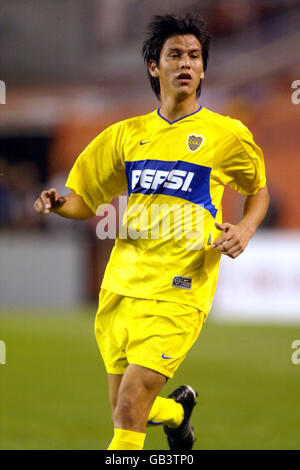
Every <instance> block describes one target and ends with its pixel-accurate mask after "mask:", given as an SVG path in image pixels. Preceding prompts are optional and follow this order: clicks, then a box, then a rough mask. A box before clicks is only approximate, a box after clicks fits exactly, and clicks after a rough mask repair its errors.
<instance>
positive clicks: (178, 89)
mask: <svg viewBox="0 0 300 470" xmlns="http://www.w3.org/2000/svg"><path fill="white" fill-rule="evenodd" d="M149 72H150V73H151V75H152V76H154V77H156V78H159V81H160V90H161V96H162V97H164V96H166V95H172V96H175V97H178V98H184V97H185V96H190V95H193V94H195V95H196V91H197V88H198V86H199V83H200V80H201V79H203V78H204V71H203V61H202V49H201V44H200V42H199V41H198V39H197V38H196V37H195V36H193V35H192V34H186V35H182V36H172V37H170V38H169V39H167V40H166V42H165V43H164V45H163V47H162V50H161V53H160V59H159V64H158V66H157V64H156V63H155V61H150V63H149Z"/></svg>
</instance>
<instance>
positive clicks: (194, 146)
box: [187, 134, 205, 152]
mask: <svg viewBox="0 0 300 470" xmlns="http://www.w3.org/2000/svg"><path fill="white" fill-rule="evenodd" d="M204 140H205V139H204V137H202V135H196V134H189V135H188V137H187V146H188V149H189V150H190V151H191V152H196V150H198V149H199V148H200V147H201V145H202V144H203V142H204Z"/></svg>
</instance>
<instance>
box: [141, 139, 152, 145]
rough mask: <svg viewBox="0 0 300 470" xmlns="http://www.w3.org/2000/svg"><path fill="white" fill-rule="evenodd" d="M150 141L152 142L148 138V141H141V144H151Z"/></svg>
mask: <svg viewBox="0 0 300 470" xmlns="http://www.w3.org/2000/svg"><path fill="white" fill-rule="evenodd" d="M149 142H151V140H147V142H140V145H145V144H149Z"/></svg>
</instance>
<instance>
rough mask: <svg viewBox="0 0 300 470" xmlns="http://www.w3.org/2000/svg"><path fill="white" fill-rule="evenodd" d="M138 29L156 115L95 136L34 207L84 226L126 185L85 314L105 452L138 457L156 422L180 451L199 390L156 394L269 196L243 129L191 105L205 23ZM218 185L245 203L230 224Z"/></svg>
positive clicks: (205, 41)
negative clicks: (107, 416) (93, 300)
mask: <svg viewBox="0 0 300 470" xmlns="http://www.w3.org/2000/svg"><path fill="white" fill-rule="evenodd" d="M147 31H148V37H147V39H146V40H145V42H144V46H143V56H144V59H145V62H146V64H147V71H148V76H149V79H150V84H151V87H152V89H153V91H154V93H155V94H156V96H157V98H158V99H159V100H160V102H161V104H160V107H159V109H157V110H154V111H153V112H151V113H149V114H147V115H144V116H138V117H134V118H131V119H127V120H125V121H121V122H118V123H115V124H113V125H112V126H110V127H108V128H107V129H106V130H104V131H103V132H102V133H100V134H99V135H98V136H97V137H96V138H95V139H94V140H93V141H92V142H91V143H90V144H89V145H88V147H87V148H86V149H85V150H84V151H83V152H82V154H81V155H80V156H79V157H78V159H77V161H76V162H75V164H74V166H73V168H72V170H71V172H70V174H69V177H68V180H67V182H66V186H67V187H68V188H69V189H70V190H71V192H70V193H69V194H67V195H65V196H60V195H59V194H57V191H56V190H55V189H53V188H52V189H50V190H45V191H43V192H42V193H41V195H40V196H39V197H38V199H37V200H36V201H35V204H34V207H35V209H36V210H37V211H38V212H40V213H42V214H49V213H50V212H54V213H56V214H59V215H61V216H63V217H68V218H73V219H87V218H89V217H93V216H94V215H95V214H96V212H97V208H98V206H99V205H101V204H103V203H109V202H110V201H111V200H112V199H113V198H115V197H117V196H118V195H120V194H121V193H122V192H123V191H124V190H126V189H127V190H128V195H129V198H128V205H127V210H126V212H125V215H124V220H123V223H124V224H125V226H126V227H127V228H128V233H129V232H130V233H131V236H124V234H123V235H122V236H120V234H119V236H118V237H117V240H116V243H115V246H114V248H113V250H112V253H111V257H110V260H109V262H108V265H107V268H106V272H105V275H104V279H103V282H102V285H101V290H100V296H99V309H98V312H97V315H96V319H95V334H96V338H97V342H98V345H99V349H100V351H101V355H102V357H103V360H104V363H105V367H106V370H107V373H108V384H109V396H110V404H111V411H112V417H113V423H114V435H113V438H112V440H111V442H110V444H109V446H108V449H110V450H117V449H120V450H121V449H132V450H141V449H142V448H143V445H144V439H145V433H146V426H147V424H151V423H152V424H162V425H163V427H164V431H165V433H166V435H167V439H168V443H169V447H170V449H171V450H174V451H187V450H190V449H191V448H192V446H193V443H194V440H195V436H194V430H193V427H192V425H191V414H192V411H193V408H194V406H195V404H196V396H197V392H196V391H195V390H193V388H192V387H190V386H188V385H183V386H181V387H179V388H177V389H176V390H175V391H174V392H173V393H172V394H171V395H170V396H169V397H168V398H163V397H161V396H159V394H160V392H161V390H162V388H163V386H164V385H165V383H166V381H167V379H168V378H172V377H173V376H174V373H175V371H176V370H177V369H178V367H179V365H180V364H181V363H182V361H183V360H184V358H185V357H186V355H187V353H188V351H189V349H190V348H191V346H192V345H193V344H194V342H195V341H196V339H197V337H198V335H199V333H200V330H201V328H202V326H203V324H204V322H205V320H206V318H207V315H208V313H209V310H210V307H211V303H212V300H213V295H214V291H215V286H216V281H217V275H218V267H219V262H220V257H221V254H223V255H227V256H230V257H231V258H236V257H237V256H239V255H240V254H241V253H242V252H243V251H244V250H245V248H246V246H247V244H248V242H249V240H250V238H251V237H252V236H253V235H254V233H255V231H256V229H257V227H258V226H259V224H260V223H261V222H262V220H263V219H264V216H265V214H266V211H267V208H268V204H269V195H268V190H267V187H266V177H265V169H264V160H263V153H262V151H261V149H260V148H259V147H258V146H257V145H256V144H255V142H254V140H253V136H252V134H251V133H250V131H249V130H248V129H247V128H246V127H245V126H244V125H243V124H242V123H241V122H240V121H237V120H234V119H231V118H229V117H224V116H222V115H220V114H217V113H214V112H212V111H210V110H209V109H206V108H204V107H202V106H201V105H199V104H198V101H197V98H198V97H199V96H200V89H201V83H202V80H203V79H204V74H205V70H206V67H207V60H208V50H209V40H210V38H209V33H208V31H207V28H206V25H205V23H204V22H203V21H202V20H201V19H199V18H198V17H197V16H192V15H185V16H184V17H177V16H175V15H165V16H155V17H154V18H153V20H152V22H151V23H150V24H149V26H148V30H147ZM226 185H229V186H230V187H231V188H233V189H234V190H236V191H238V192H240V193H242V194H243V195H245V196H246V199H245V204H244V214H243V217H242V218H241V220H240V221H239V222H238V223H237V224H235V225H233V224H231V223H229V222H225V223H222V214H221V200H222V195H223V191H224V187H225V186H226ZM182 214H184V216H182ZM199 214H200V217H198V216H199ZM185 216H186V217H185ZM195 217H196V218H195ZM166 220H167V221H168V222H169V224H167V225H166V224H165V225H164V223H165V222H166ZM183 220H184V228H185V231H184V233H183V235H182V231H181V232H180V230H179V229H180V228H182V225H183V222H182V221H183ZM171 222H172V223H171ZM199 229H200V230H199ZM180 233H181V235H180Z"/></svg>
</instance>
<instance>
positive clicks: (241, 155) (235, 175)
mask: <svg viewBox="0 0 300 470" xmlns="http://www.w3.org/2000/svg"><path fill="white" fill-rule="evenodd" d="M231 121H232V122H233V125H232V126H231V129H230V135H229V134H228V136H227V137H226V138H225V139H224V153H223V158H222V162H221V169H222V173H223V182H224V184H225V185H227V184H228V185H229V186H230V187H231V188H232V189H234V190H235V191H238V192H239V193H241V194H243V195H245V196H251V195H252V194H255V193H257V191H258V190H259V189H261V188H263V187H264V186H265V185H266V174H265V164H264V156H263V152H262V150H261V148H260V147H259V146H258V145H256V143H255V142H254V140H253V135H252V134H251V132H250V131H249V129H247V127H246V126H244V124H242V123H241V122H240V121H237V120H231Z"/></svg>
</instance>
